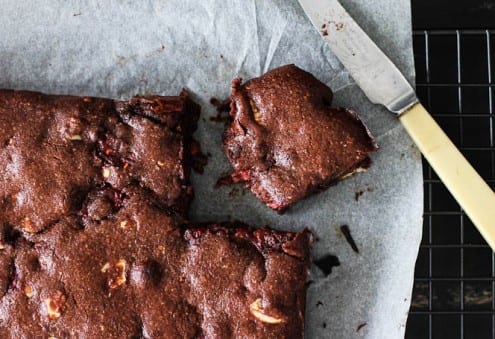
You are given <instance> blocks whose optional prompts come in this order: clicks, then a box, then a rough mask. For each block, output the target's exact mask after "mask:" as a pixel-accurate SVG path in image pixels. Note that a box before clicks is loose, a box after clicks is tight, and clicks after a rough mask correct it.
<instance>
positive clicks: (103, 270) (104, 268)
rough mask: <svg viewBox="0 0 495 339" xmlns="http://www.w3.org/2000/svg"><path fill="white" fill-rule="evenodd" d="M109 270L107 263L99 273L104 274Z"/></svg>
mask: <svg viewBox="0 0 495 339" xmlns="http://www.w3.org/2000/svg"><path fill="white" fill-rule="evenodd" d="M109 268H110V263H108V262H107V263H106V264H105V265H103V266H102V267H101V270H100V271H102V272H103V273H105V272H106V271H108V269H109Z"/></svg>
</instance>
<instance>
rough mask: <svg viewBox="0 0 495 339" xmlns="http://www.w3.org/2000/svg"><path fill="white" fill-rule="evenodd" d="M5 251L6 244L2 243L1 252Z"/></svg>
mask: <svg viewBox="0 0 495 339" xmlns="http://www.w3.org/2000/svg"><path fill="white" fill-rule="evenodd" d="M4 249H5V244H4V243H1V242H0V250H4Z"/></svg>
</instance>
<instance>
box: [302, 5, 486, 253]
mask: <svg viewBox="0 0 495 339" xmlns="http://www.w3.org/2000/svg"><path fill="white" fill-rule="evenodd" d="M299 2H300V4H301V6H302V8H303V9H304V11H305V12H306V14H307V15H308V17H309V18H310V20H311V22H312V23H313V25H314V26H315V27H316V29H317V30H318V31H319V32H320V35H321V36H322V38H323V39H324V40H325V41H326V42H327V43H328V45H329V46H330V49H331V50H332V52H333V53H334V54H335V55H336V56H337V58H338V59H339V60H340V62H342V64H343V65H344V66H345V68H346V69H347V70H348V71H349V73H350V74H351V76H352V77H353V78H354V80H355V81H356V83H357V84H358V85H359V86H360V87H361V89H362V90H363V91H364V93H365V94H366V96H367V97H368V98H369V99H370V101H371V102H373V103H376V104H381V105H384V106H385V107H386V108H387V109H388V110H389V111H391V112H394V113H397V114H398V117H399V120H400V122H401V123H402V125H403V126H404V128H405V130H406V131H407V132H408V133H409V135H410V136H411V138H412V139H413V141H414V142H415V143H416V145H417V146H418V148H419V150H420V151H421V153H423V155H424V157H425V158H426V160H428V162H429V163H430V165H431V167H432V168H433V169H434V170H435V172H436V173H437V175H438V176H439V177H440V179H441V180H442V182H443V183H444V184H445V186H446V187H447V189H448V190H449V191H450V193H451V194H452V195H453V196H454V198H455V199H456V200H457V202H458V203H459V204H460V206H461V207H462V209H463V210H464V212H465V213H466V214H467V215H468V216H469V217H470V219H471V221H472V222H473V224H474V225H475V226H476V227H477V228H478V230H479V231H480V233H481V235H482V236H483V237H484V238H485V240H486V241H487V242H488V244H489V245H490V246H491V248H492V249H493V250H495V193H494V192H493V190H492V189H491V188H490V186H488V184H487V183H486V182H485V181H484V180H483V179H482V178H481V176H480V175H479V174H478V173H477V172H476V170H475V169H474V168H473V167H472V166H471V165H470V164H469V162H468V161H467V160H466V159H465V158H464V156H463V155H462V153H461V152H460V151H459V150H458V149H457V148H456V146H455V145H454V144H453V143H452V141H451V140H450V139H449V138H448V136H447V135H446V134H445V133H444V132H443V131H442V129H441V128H440V126H439V125H438V124H437V123H436V122H435V120H434V119H433V118H432V117H431V115H430V114H429V113H428V112H427V111H426V109H425V108H424V107H423V106H422V105H421V103H419V101H418V99H417V97H416V94H415V92H414V90H413V88H412V86H411V85H410V84H409V83H408V82H407V80H406V78H405V77H404V76H403V75H402V73H401V72H400V71H399V70H398V69H397V67H396V66H395V65H394V64H393V63H392V61H390V59H389V58H388V57H387V56H386V55H385V54H384V53H383V52H382V51H381V50H380V49H379V48H378V46H376V44H375V43H374V42H373V41H372V40H371V39H370V38H369V37H368V35H367V34H366V33H365V32H364V31H363V30H362V29H361V28H360V27H359V25H358V24H357V23H356V22H355V21H354V19H352V17H351V16H350V15H349V14H348V13H347V11H346V10H345V9H344V7H342V5H340V3H339V2H338V1H337V0H299Z"/></svg>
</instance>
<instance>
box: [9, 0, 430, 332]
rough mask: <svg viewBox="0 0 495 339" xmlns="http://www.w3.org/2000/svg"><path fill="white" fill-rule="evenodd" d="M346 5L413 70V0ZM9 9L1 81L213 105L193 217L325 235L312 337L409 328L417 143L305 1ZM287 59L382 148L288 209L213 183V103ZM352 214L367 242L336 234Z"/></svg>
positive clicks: (14, 5)
mask: <svg viewBox="0 0 495 339" xmlns="http://www.w3.org/2000/svg"><path fill="white" fill-rule="evenodd" d="M342 4H343V5H344V7H346V8H347V9H348V11H349V12H350V13H351V14H352V15H353V16H354V17H355V19H356V20H357V21H358V22H359V23H360V24H361V25H362V27H363V28H364V30H365V31H367V32H368V33H369V35H370V36H371V37H372V38H373V39H374V40H375V41H376V42H377V44H378V45H379V46H380V47H381V48H382V49H383V50H384V51H385V52H386V54H388V55H389V56H390V58H391V59H392V60H393V61H394V62H395V63H396V64H397V65H398V67H399V68H400V69H401V70H402V71H403V72H404V74H405V75H406V76H407V77H408V79H409V80H410V81H411V82H412V81H413V80H414V79H413V77H414V73H413V72H414V71H413V69H414V68H413V59H412V48H411V32H410V4H409V0H342ZM0 8H1V10H0V87H3V88H15V89H29V90H37V91H43V92H46V93H54V94H73V95H94V96H103V97H112V98H128V97H130V96H132V95H135V94H168V95H173V94H177V93H179V91H180V89H181V88H182V87H183V86H184V87H186V88H188V89H189V90H190V92H191V93H192V94H193V96H194V98H195V99H196V100H197V101H198V102H199V103H200V104H202V106H203V113H202V119H201V121H200V124H199V129H198V131H197V133H196V137H197V139H199V140H200V142H201V144H202V146H203V149H204V151H205V152H209V153H210V154H211V155H212V156H211V158H210V161H209V164H208V166H207V167H206V170H205V173H204V175H202V176H198V175H195V176H194V177H193V183H194V188H195V192H196V198H195V201H194V203H193V206H192V209H191V213H190V214H191V217H192V218H193V220H196V221H212V220H215V221H221V220H227V219H239V220H242V221H245V222H248V223H250V224H253V225H265V224H269V225H271V226H273V227H275V228H280V229H286V230H301V229H302V228H303V227H308V228H310V229H311V230H312V231H313V232H314V233H315V235H316V236H317V237H318V238H319V241H318V242H317V243H316V244H315V246H314V257H315V258H316V259H317V258H320V257H322V256H324V255H326V254H333V255H336V256H337V257H338V258H339V260H340V263H341V265H340V266H339V267H335V268H334V269H333V271H332V273H331V274H330V275H329V276H328V277H325V275H324V274H323V273H322V272H321V271H320V270H319V269H318V268H316V267H313V269H312V272H311V277H312V280H313V283H312V284H311V285H310V287H309V291H308V302H307V322H306V327H307V331H306V333H307V337H308V338H356V337H366V338H400V337H403V336H404V328H405V323H406V318H407V311H408V308H409V303H410V294H411V287H412V282H413V269H414V262H415V259H416V255H417V251H418V244H419V241H420V237H421V216H422V203H423V199H422V196H423V192H422V173H421V161H420V155H419V153H418V151H417V150H416V148H415V147H414V146H413V144H412V142H411V141H410V139H409V138H408V137H407V136H406V135H405V132H404V131H403V129H402V128H401V127H400V126H399V124H398V122H397V121H396V119H395V117H394V116H392V115H391V114H390V113H388V112H386V111H385V110H384V109H382V108H381V107H378V106H374V105H372V104H371V103H369V102H368V100H367V99H366V98H365V97H364V95H363V93H362V92H361V91H360V89H359V88H357V87H356V86H355V85H354V83H353V81H352V79H351V78H350V77H349V75H348V74H347V72H346V71H345V70H344V69H343V67H342V66H341V64H340V63H339V62H338V61H337V60H336V59H335V57H334V56H333V55H332V53H331V51H330V50H329V48H328V46H326V45H325V44H324V43H323V41H322V40H321V39H320V38H319V35H318V33H317V32H316V30H315V29H314V28H313V27H312V26H311V24H310V22H309V20H308V19H307V18H306V17H305V15H304V13H303V11H302V9H301V8H300V6H299V4H298V2H297V1H296V0H242V1H219V0H202V1H194V0H167V1H158V0H156V1H155V0H146V1H145V0H143V1H116V0H106V1H97V0H79V1H64V0H50V1H48V0H42V1H32V0H23V1H17V0H0ZM287 63H295V64H297V65H298V66H300V67H302V68H304V69H306V70H308V71H310V72H312V73H313V74H315V75H316V76H317V77H318V78H319V79H321V80H322V81H324V82H326V83H327V84H329V85H330V86H331V87H332V88H333V89H334V90H335V92H336V96H335V97H336V98H335V102H336V103H337V104H340V105H343V106H346V107H350V108H353V109H355V110H356V111H357V112H358V113H359V114H360V116H361V117H362V118H363V120H364V121H365V122H366V123H367V125H368V126H369V128H370V129H371V131H372V133H373V134H374V135H375V136H376V137H377V140H378V142H379V144H380V146H381V149H380V151H379V152H378V153H376V154H375V155H374V156H373V162H374V163H373V166H372V167H371V169H370V170H369V171H368V172H366V173H364V174H359V175H356V176H354V177H352V178H350V179H348V180H346V181H345V182H342V183H340V184H339V185H337V186H336V187H333V188H331V189H329V190H328V191H326V192H323V193H321V194H318V195H315V196H313V197H311V198H309V199H307V200H305V201H303V202H301V203H298V204H297V205H296V206H294V208H293V209H291V210H290V211H289V212H287V213H286V214H285V215H283V216H279V215H277V214H276V213H275V212H273V211H271V210H269V209H268V208H266V207H265V206H263V205H262V204H261V203H260V202H258V201H257V200H256V199H255V198H254V197H253V196H252V195H251V193H249V192H246V193H245V194H240V193H237V194H233V193H235V192H232V188H225V187H224V188H221V189H216V190H215V189H213V185H214V183H215V181H216V180H217V178H218V177H220V176H221V175H222V174H225V173H226V172H228V171H229V169H230V167H229V165H228V163H227V161H226V159H225V157H224V155H223V153H222V150H221V148H220V142H221V133H222V129H223V126H222V124H219V123H216V122H213V121H210V120H209V117H211V116H213V115H215V114H216V112H215V109H214V107H212V106H211V105H209V103H208V102H209V99H210V98H211V97H212V96H214V97H218V98H226V97H227V96H228V95H229V90H230V80H231V79H232V78H234V77H237V76H242V77H244V78H246V79H248V78H250V77H254V76H258V75H260V74H261V73H263V72H265V71H267V70H269V69H272V68H275V67H277V66H281V65H284V64H287ZM360 190H364V191H365V193H364V194H363V195H362V196H361V197H360V199H359V200H358V201H356V200H355V192H356V191H360ZM342 224H347V225H349V227H350V229H351V232H352V235H353V237H354V239H355V241H356V243H357V245H358V247H359V250H360V253H359V254H356V253H355V252H353V251H352V250H351V248H350V246H349V245H348V244H347V242H346V241H345V240H344V238H343V237H342V236H341V235H339V234H338V232H336V228H338V226H340V225H342ZM360 324H366V326H364V327H362V328H361V329H360V330H359V331H357V328H358V326H359V325H360Z"/></svg>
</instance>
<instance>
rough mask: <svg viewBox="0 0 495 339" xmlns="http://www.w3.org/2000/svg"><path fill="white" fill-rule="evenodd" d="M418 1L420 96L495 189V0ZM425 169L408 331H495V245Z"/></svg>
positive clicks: (426, 334)
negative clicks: (482, 234) (422, 210)
mask: <svg viewBox="0 0 495 339" xmlns="http://www.w3.org/2000/svg"><path fill="white" fill-rule="evenodd" d="M411 5H412V14H413V30H414V35H413V41H414V57H415V62H416V74H417V77H416V87H417V93H418V96H419V98H420V100H421V101H422V103H423V104H424V105H425V106H426V107H427V109H428V110H429V111H430V112H431V114H432V115H433V117H434V118H435V120H436V121H437V122H438V123H439V124H440V125H441V126H442V128H443V129H444V130H445V132H446V133H447V134H448V135H449V137H450V138H451V139H452V140H453V142H454V143H455V144H456V145H457V146H458V147H459V148H460V150H461V152H462V153H463V154H464V155H465V156H466V158H467V159H468V160H469V161H470V162H471V163H472V165H473V166H474V167H475V168H476V169H477V170H478V172H479V173H480V174H481V175H482V177H483V178H484V179H485V180H487V182H488V183H489V185H491V187H492V188H493V189H495V114H494V113H495V81H494V79H495V0H451V1H448V0H412V1H411ZM423 173H424V188H425V201H424V207H425V212H424V225H423V239H422V241H421V247H420V251H419V256H418V260H417V262H416V271H415V281H414V289H413V297H412V305H411V310H410V315H409V320H408V323H407V327H406V338H407V339H409V338H430V339H431V338H434V339H439V338H441V339H443V338H448V339H450V338H452V339H457V338H463V339H471V338H473V339H477V338H492V339H495V297H494V296H495V256H494V253H493V252H492V250H491V249H490V248H489V247H488V245H487V244H486V242H485V241H484V240H483V239H482V237H481V236H480V234H479V233H478V231H477V230H476V228H475V227H474V225H473V224H472V223H471V222H470V220H469V218H468V217H467V216H466V215H465V214H464V213H463V211H462V209H461V208H460V207H459V206H458V204H457V203H456V202H455V200H454V199H453V198H452V196H451V195H450V194H449V193H448V191H447V190H446V189H445V187H444V186H443V184H442V183H441V182H440V180H439V179H438V177H437V176H436V175H435V173H434V172H433V171H432V170H431V168H430V167H429V165H428V164H427V163H426V162H424V165H423ZM494 208H495V206H494ZM494 222H495V221H494Z"/></svg>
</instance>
